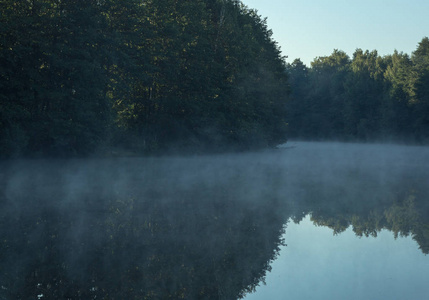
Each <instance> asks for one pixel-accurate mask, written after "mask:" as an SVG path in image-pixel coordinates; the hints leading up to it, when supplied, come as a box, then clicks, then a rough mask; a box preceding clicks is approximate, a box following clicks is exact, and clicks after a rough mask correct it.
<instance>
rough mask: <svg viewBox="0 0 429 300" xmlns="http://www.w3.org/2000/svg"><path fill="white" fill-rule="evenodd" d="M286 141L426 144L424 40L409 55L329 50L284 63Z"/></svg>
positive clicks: (428, 62) (427, 43) (428, 107)
mask: <svg viewBox="0 0 429 300" xmlns="http://www.w3.org/2000/svg"><path fill="white" fill-rule="evenodd" d="M287 68H288V73H289V74H290V82H291V86H292V94H291V101H290V102H289V103H288V104H287V106H288V122H289V137H294V138H305V139H340V140H360V141H374V140H380V139H384V140H393V141H402V142H417V143H428V142H429V39H428V38H427V37H426V38H423V39H422V41H421V42H420V43H419V45H418V47H417V50H416V51H415V52H413V53H412V55H411V56H409V55H408V54H404V53H399V52H397V51H395V52H394V53H393V54H392V55H387V56H383V57H382V56H379V55H378V53H377V51H371V52H370V51H362V50H361V49H357V50H356V51H355V53H354V54H353V57H352V58H350V57H348V56H347V55H346V53H344V52H342V51H339V50H334V52H333V53H332V54H331V55H330V56H327V57H318V58H316V59H315V60H314V61H313V62H312V63H311V67H310V68H308V67H307V66H305V65H304V64H303V63H302V62H301V61H300V60H299V59H297V60H295V61H294V62H293V63H291V64H288V66H287Z"/></svg>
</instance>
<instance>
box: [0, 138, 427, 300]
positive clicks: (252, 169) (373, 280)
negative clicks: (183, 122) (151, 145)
mask: <svg viewBox="0 0 429 300" xmlns="http://www.w3.org/2000/svg"><path fill="white" fill-rule="evenodd" d="M0 167H1V168H0V205H1V210H0V243H1V244H0V299H2V300H3V299H239V298H245V299H425V297H426V296H427V295H428V294H429V285H427V284H426V282H427V278H428V277H429V256H427V255H426V254H427V253H429V148H427V147H414V146H398V145H374V144H365V145H359V144H341V143H309V142H290V143H288V144H286V145H284V146H282V147H279V149H277V150H271V151H264V152H257V153H245V154H230V155H210V156H188V157H153V158H117V159H92V160H67V161H63V160H56V161H44V160H36V161H34V160H32V161H15V162H7V163H6V162H4V163H2V164H1V166H0ZM264 282H266V285H264V284H263V283H264Z"/></svg>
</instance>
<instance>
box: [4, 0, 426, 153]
mask: <svg viewBox="0 0 429 300" xmlns="http://www.w3.org/2000/svg"><path fill="white" fill-rule="evenodd" d="M290 47H293V45H290ZM283 51H284V52H286V54H287V49H283ZM282 55H283V54H282V52H281V50H280V47H279V46H278V44H277V42H276V41H275V40H273V38H272V31H271V30H270V29H269V28H268V27H267V22H266V19H264V18H262V17H261V16H260V15H258V12H257V11H256V10H254V9H250V8H248V7H247V6H245V5H244V4H243V3H242V2H241V1H238V0H207V1H205V0H193V1H177V0H157V1H155V0H145V1H141V0H123V1H118V0H88V1H78V0H61V1H59V0H28V1H12V0H2V1H1V2H0V61H1V62H2V63H1V65H0V91H1V92H0V158H16V157H78V156H88V155H108V156H110V155H135V154H162V153H206V152H224V151H244V150H254V149H260V148H267V147H275V146H276V145H279V144H282V143H284V142H286V141H287V139H288V138H293V139H298V138H299V139H311V140H315V139H316V140H319V139H328V140H344V141H379V140H384V141H395V142H398V141H399V142H407V143H419V144H425V143H427V142H428V141H429V130H428V129H429V40H428V38H423V39H422V41H421V42H420V43H419V44H418V47H417V49H416V51H415V52H413V53H412V55H411V56H410V55H408V54H404V53H399V52H395V53H393V54H392V55H387V56H379V55H378V53H377V51H375V50H374V51H371V52H370V51H363V50H361V49H357V50H356V52H355V53H354V54H353V57H352V58H350V57H349V56H348V55H347V54H346V53H345V52H343V51H340V50H334V52H333V53H332V54H331V55H330V56H327V57H318V58H316V59H314V61H313V62H312V63H311V66H306V65H304V64H303V63H302V62H301V61H300V60H299V59H297V60H295V61H293V62H292V63H286V56H282Z"/></svg>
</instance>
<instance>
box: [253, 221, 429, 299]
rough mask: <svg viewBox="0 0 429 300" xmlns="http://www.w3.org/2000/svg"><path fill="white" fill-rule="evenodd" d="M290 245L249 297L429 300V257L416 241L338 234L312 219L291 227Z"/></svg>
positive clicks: (385, 233) (383, 234) (381, 235)
mask: <svg viewBox="0 0 429 300" xmlns="http://www.w3.org/2000/svg"><path fill="white" fill-rule="evenodd" d="M285 241H286V244H287V247H282V249H281V252H280V256H279V258H278V259H277V260H276V261H275V262H273V264H272V267H273V269H272V271H271V273H268V274H267V278H266V282H267V285H266V286H263V285H262V286H260V287H258V288H257V289H256V292H255V293H254V294H251V295H248V296H247V297H246V298H245V299H248V300H255V299H306V300H307V299H348V300H350V299H356V300H357V299H359V300H362V299H366V300H371V299H374V300H375V299H377V300H379V299H416V300H419V299H427V296H428V294H429V285H428V276H429V256H425V255H424V254H423V253H422V252H421V251H420V250H419V248H418V245H417V243H416V242H415V241H414V240H412V238H411V237H407V238H401V237H399V238H398V239H397V240H395V239H394V237H393V234H392V232H390V231H387V230H382V231H381V232H379V233H378V237H377V238H374V237H368V238H366V237H362V238H358V237H356V235H355V234H354V233H353V231H352V229H351V228H349V229H347V231H345V232H343V233H341V234H340V235H337V236H334V235H333V234H332V230H331V229H329V228H327V227H316V226H314V225H313V223H312V222H311V221H310V217H308V216H307V217H306V218H305V219H304V220H303V221H301V223H300V224H294V223H293V222H290V223H289V224H288V227H287V229H286V234H285Z"/></svg>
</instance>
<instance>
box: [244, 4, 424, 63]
mask: <svg viewBox="0 0 429 300" xmlns="http://www.w3.org/2000/svg"><path fill="white" fill-rule="evenodd" d="M242 2H243V3H244V4H245V5H247V6H248V7H249V8H254V9H256V10H257V11H258V13H259V15H261V16H262V17H266V18H267V24H268V28H269V29H271V30H272V31H273V39H274V40H275V41H277V42H278V44H279V46H280V47H281V50H282V54H283V55H285V56H288V58H287V59H286V61H287V62H289V63H291V62H293V60H294V59H295V58H300V59H301V61H302V62H304V63H305V64H306V65H307V66H309V65H310V62H311V61H313V60H314V59H315V58H316V57H319V56H328V55H330V54H331V53H332V52H333V50H334V49H338V50H342V51H345V52H346V53H347V54H348V55H349V56H350V57H352V56H353V53H354V52H355V50H356V49H358V48H360V49H363V50H370V51H371V50H377V51H378V54H379V55H381V56H384V55H389V54H393V52H394V50H397V51H399V52H404V53H408V54H410V55H411V54H412V52H413V51H415V50H416V48H417V46H418V43H419V42H420V41H421V40H422V38H424V37H426V36H429V1H428V0H360V1H350V0H325V1H321V0H270V1H267V0H242Z"/></svg>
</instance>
